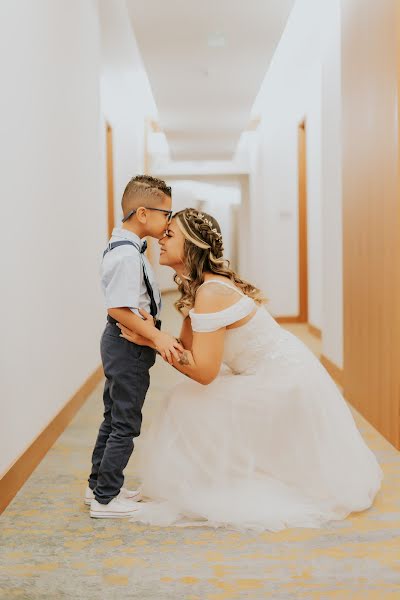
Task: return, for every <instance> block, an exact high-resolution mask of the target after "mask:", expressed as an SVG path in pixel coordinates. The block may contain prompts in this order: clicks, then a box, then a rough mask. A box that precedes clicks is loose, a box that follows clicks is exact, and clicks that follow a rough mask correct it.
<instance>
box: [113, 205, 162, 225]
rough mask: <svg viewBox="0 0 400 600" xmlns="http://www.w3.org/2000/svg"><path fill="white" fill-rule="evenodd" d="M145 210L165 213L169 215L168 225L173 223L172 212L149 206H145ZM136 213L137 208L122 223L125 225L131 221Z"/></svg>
mask: <svg viewBox="0 0 400 600" xmlns="http://www.w3.org/2000/svg"><path fill="white" fill-rule="evenodd" d="M143 208H145V209H146V210H157V211H158V212H162V213H165V214H166V215H167V225H169V224H170V223H171V220H172V214H173V212H174V211H172V210H166V209H165V208H151V207H149V206H143ZM136 211H137V208H135V209H134V210H131V211H130V212H128V214H127V215H126V217H124V218H123V219H122V222H123V223H125V221H127V220H128V219H130V218H131V217H132V216H133V215H134V214H135V212H136Z"/></svg>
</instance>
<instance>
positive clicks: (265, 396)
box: [120, 209, 382, 531]
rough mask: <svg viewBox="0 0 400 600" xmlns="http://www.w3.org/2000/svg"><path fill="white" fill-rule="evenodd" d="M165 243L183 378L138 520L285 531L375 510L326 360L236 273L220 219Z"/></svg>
mask: <svg viewBox="0 0 400 600" xmlns="http://www.w3.org/2000/svg"><path fill="white" fill-rule="evenodd" d="M159 243H160V246H161V254H160V263H161V264H162V265H168V266H170V267H172V268H173V269H174V270H175V271H176V275H175V281H176V283H177V284H178V290H179V292H180V298H179V300H178V301H177V302H176V308H177V309H178V310H179V311H180V312H181V313H182V315H183V317H184V320H183V325H182V331H181V334H180V341H181V343H182V345H183V347H184V349H185V350H184V352H183V354H182V355H181V356H180V359H179V362H178V361H176V360H175V359H174V363H173V366H174V367H175V368H176V369H177V370H178V371H180V372H182V373H184V374H185V375H187V376H188V379H187V380H184V381H182V382H181V383H179V384H177V385H176V386H175V387H174V388H173V389H172V390H171V391H170V393H169V397H168V399H167V400H166V402H165V404H164V405H163V408H162V410H161V412H160V414H159V415H158V418H157V419H156V420H155V421H154V422H153V423H152V424H151V426H150V429H149V432H148V435H147V437H146V441H145V445H144V447H142V452H141V453H140V456H141V458H140V465H139V473H140V476H141V479H142V487H141V491H142V494H143V496H145V497H146V498H147V499H148V501H147V502H142V503H141V505H140V508H139V509H138V510H137V511H136V512H135V517H134V519H133V520H135V521H140V522H143V523H149V524H153V525H206V526H213V527H218V526H225V527H231V528H236V529H255V530H271V531H278V530H281V529H284V528H286V527H321V526H322V525H323V524H324V523H327V522H329V521H331V520H338V519H344V518H345V517H346V516H347V515H348V514H349V513H351V512H353V511H362V510H365V509H367V508H368V507H370V506H371V504H372V502H373V500H374V497H375V495H376V493H377V491H378V490H379V488H380V483H381V479H382V471H381V469H380V467H379V465H378V463H377V460H376V458H375V456H374V454H373V453H372V452H371V450H370V449H369V448H368V447H367V446H366V444H365V443H364V441H363V439H362V437H361V435H360V433H359V431H358V430H357V427H356V425H355V423H354V420H353V417H352V415H351V412H350V410H349V408H348V406H347V404H346V402H345V401H344V399H343V397H342V396H341V394H340V392H339V390H338V389H337V387H336V385H335V383H334V382H333V381H332V380H331V378H330V377H329V375H328V373H327V372H326V371H325V369H324V368H323V367H322V365H321V364H320V362H319V361H318V360H317V359H316V358H315V356H314V355H313V354H312V353H311V352H310V351H309V350H308V348H306V346H304V344H303V343H302V342H300V341H299V340H298V339H297V338H296V337H295V336H293V335H292V334H291V333H289V332H288V331H286V330H284V329H282V328H281V327H280V326H279V325H278V324H277V322H276V321H275V320H274V319H273V318H272V316H271V315H270V314H269V313H268V312H267V310H266V309H265V307H264V306H263V304H264V302H265V300H264V299H263V298H262V296H261V293H260V292H259V290H257V289H256V288H255V287H254V286H252V285H251V284H249V283H248V282H246V281H243V280H242V279H241V278H240V277H239V276H238V275H237V274H236V273H234V272H233V271H232V270H231V269H230V267H229V263H228V261H226V260H225V259H224V258H223V246H222V236H221V233H220V228H219V226H218V223H217V222H216V221H215V219H214V218H213V217H211V216H209V215H207V214H203V213H200V212H198V211H197V210H195V209H186V210H183V211H180V212H178V213H177V214H176V215H175V216H174V218H173V220H172V222H171V224H170V226H169V229H168V231H167V232H166V234H165V236H164V237H163V238H162V239H161V240H160V242H159ZM143 316H145V317H146V318H151V317H150V316H149V315H147V314H146V315H143ZM120 328H121V332H122V336H123V337H125V338H126V339H128V340H130V341H132V342H135V343H139V344H142V345H151V344H150V342H149V340H146V339H145V338H141V337H140V336H138V335H136V334H134V333H133V332H131V331H129V330H127V329H126V328H125V327H123V326H122V325H121V326H120Z"/></svg>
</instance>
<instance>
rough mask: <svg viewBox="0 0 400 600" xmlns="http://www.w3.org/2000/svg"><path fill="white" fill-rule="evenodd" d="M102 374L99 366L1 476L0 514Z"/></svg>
mask: <svg viewBox="0 0 400 600" xmlns="http://www.w3.org/2000/svg"><path fill="white" fill-rule="evenodd" d="M103 376H104V374H103V368H102V367H101V366H100V367H98V368H97V369H96V371H95V372H94V373H92V375H90V376H89V377H88V379H87V380H86V381H85V383H84V384H83V385H82V386H81V387H80V388H79V390H78V391H77V392H76V393H75V394H74V395H73V396H72V398H70V400H68V402H67V404H66V405H65V406H64V407H63V408H62V409H61V410H60V412H59V413H58V414H57V415H56V416H55V417H54V418H53V419H52V420H51V421H50V423H49V424H48V425H47V427H45V428H44V429H43V431H42V432H41V433H40V434H39V435H38V436H37V437H36V439H35V440H34V441H33V442H32V443H31V444H30V445H29V447H28V448H27V449H26V450H25V451H24V452H23V453H22V454H21V456H20V457H19V458H18V459H17V460H16V461H15V462H14V464H13V465H12V466H11V467H10V468H9V469H8V471H6V473H5V474H4V475H3V477H2V478H1V479H0V514H1V513H2V512H3V511H4V509H5V508H6V507H7V506H8V505H9V503H10V502H11V500H12V499H13V498H14V496H15V495H16V494H17V492H18V490H19V489H20V488H21V487H22V486H23V485H24V483H25V481H26V480H27V479H28V478H29V477H30V475H31V474H32V473H33V471H34V470H35V469H36V467H37V466H38V464H39V463H40V462H41V460H42V459H43V458H44V456H45V455H46V454H47V452H48V451H49V450H50V448H51V447H52V446H53V444H54V443H55V441H56V440H57V438H58V437H59V436H60V435H61V434H62V432H63V431H64V429H65V428H66V427H67V425H69V423H70V422H71V421H72V419H73V417H74V416H75V415H76V413H77V412H78V410H79V409H80V408H81V406H82V405H83V404H84V402H85V400H86V399H87V398H88V396H89V395H90V394H91V393H92V391H93V390H94V389H95V387H96V385H97V384H98V383H99V382H100V381H101V379H102V378H103Z"/></svg>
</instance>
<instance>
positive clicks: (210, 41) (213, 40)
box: [207, 31, 225, 48]
mask: <svg viewBox="0 0 400 600" xmlns="http://www.w3.org/2000/svg"><path fill="white" fill-rule="evenodd" d="M207 45H208V46H209V47H210V48H223V47H224V46H225V38H224V36H223V35H222V33H220V32H219V31H214V32H213V33H210V34H209V35H208V38H207Z"/></svg>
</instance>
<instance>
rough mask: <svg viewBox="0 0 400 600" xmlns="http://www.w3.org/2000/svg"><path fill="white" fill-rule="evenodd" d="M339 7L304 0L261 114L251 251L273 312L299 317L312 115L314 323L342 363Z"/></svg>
mask: <svg viewBox="0 0 400 600" xmlns="http://www.w3.org/2000/svg"><path fill="white" fill-rule="evenodd" d="M338 11H339V0H330V1H329V2H327V3H321V2H319V1H318V0H297V2H296V4H295V6H294V8H293V11H292V13H291V15H290V18H289V21H288V24H287V27H286V29H285V31H284V34H283V36H282V39H281V41H280V44H279V45H278V48H277V50H276V53H275V55H274V58H273V61H272V63H271V66H270V69H269V71H268V72H267V75H266V77H265V80H264V82H263V84H262V87H261V90H260V93H259V95H258V97H257V99H256V102H255V106H254V109H253V112H254V114H259V115H260V116H261V118H262V121H261V124H260V126H259V132H258V141H256V142H255V148H253V151H252V156H251V159H250V164H251V166H250V171H251V176H250V182H251V186H250V187H251V196H252V197H251V199H250V204H251V207H252V208H251V210H252V213H253V216H252V218H251V227H252V234H253V239H254V240H256V242H254V243H256V244H257V247H253V248H252V253H251V255H252V256H253V257H257V258H256V259H254V258H253V259H252V260H253V262H254V264H257V265H262V266H261V267H257V268H254V269H253V271H254V280H255V281H256V283H257V284H258V285H260V286H261V287H262V288H263V290H264V291H265V293H266V295H267V296H268V297H269V299H270V304H269V308H270V310H271V312H272V313H273V314H275V315H279V316H282V315H285V316H286V315H297V314H298V312H299V306H298V297H299V292H298V125H299V123H300V122H301V120H302V119H303V118H305V119H306V126H307V188H308V190H307V191H308V244H309V246H308V269H309V322H310V323H312V324H313V325H315V326H317V327H319V328H321V329H322V330H323V334H324V336H325V332H326V339H324V352H325V353H326V355H327V356H328V357H329V358H331V359H332V360H334V362H336V364H338V365H339V366H340V365H341V354H340V351H339V348H340V347H341V345H342V322H341V308H340V307H341V302H342V300H341V284H340V285H339V283H338V277H340V278H341V255H339V254H338V252H337V247H339V246H340V247H341V231H340V227H339V224H338V219H339V213H340V202H341V200H340V150H338V148H339V147H340V132H338V130H337V126H338V123H339V122H340V103H339V101H340V73H339V72H338V69H339V66H340V23H339V22H338ZM338 74H339V76H338ZM324 103H325V104H324ZM256 140H257V138H256ZM323 177H325V181H323ZM327 203H329V207H328V208H326V205H327ZM332 218H333V219H334V229H333V230H332V228H331V219H332ZM327 228H330V230H329V236H330V237H329V236H328V238H327V237H325V236H326V230H327ZM323 240H324V241H323ZM260 257H261V258H260ZM332 270H333V272H334V275H333V276H332V275H331V273H332ZM333 290H334V293H333ZM328 296H329V300H328ZM327 301H328V302H327ZM333 304H334V307H333ZM333 331H334V332H335V333H334V334H333Z"/></svg>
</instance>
